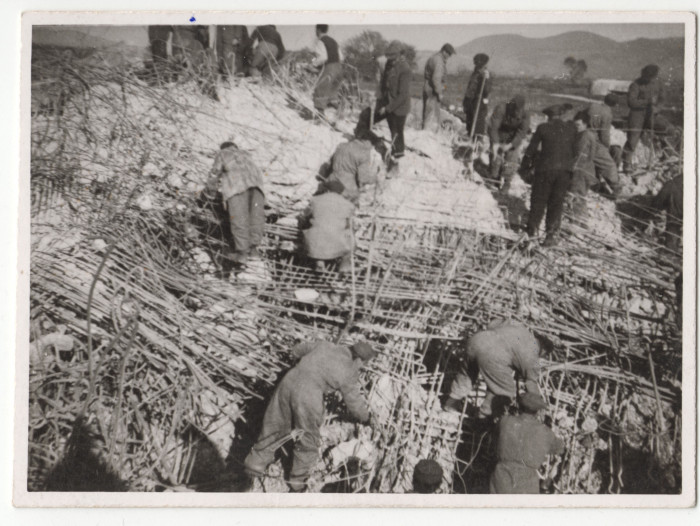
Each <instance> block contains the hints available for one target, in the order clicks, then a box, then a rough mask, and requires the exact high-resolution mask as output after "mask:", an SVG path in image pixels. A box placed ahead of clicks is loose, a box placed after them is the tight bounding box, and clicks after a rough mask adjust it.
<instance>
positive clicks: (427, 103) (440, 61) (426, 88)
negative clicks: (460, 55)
mask: <svg viewBox="0 0 700 526" xmlns="http://www.w3.org/2000/svg"><path fill="white" fill-rule="evenodd" d="M455 53H456V51H455V48H453V47H452V45H451V44H445V45H444V46H442V48H441V49H440V51H439V52H437V53H435V54H434V55H433V56H432V57H430V58H429V59H428V60H427V61H426V63H425V71H424V73H423V77H424V81H423V126H422V128H423V129H424V130H427V129H430V130H431V131H437V130H439V129H440V128H441V125H442V118H441V115H440V104H442V102H443V97H444V92H445V75H446V74H447V60H448V59H449V58H450V57H451V56H452V55H454V54H455Z"/></svg>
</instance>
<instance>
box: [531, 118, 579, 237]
mask: <svg viewBox="0 0 700 526" xmlns="http://www.w3.org/2000/svg"><path fill="white" fill-rule="evenodd" d="M565 110H566V106H564V105H556V106H552V107H550V108H547V113H548V117H549V118H550V120H548V121H547V122H545V123H543V124H540V125H539V126H538V127H537V130H536V131H535V134H534V135H533V136H532V140H531V141H530V144H529V145H528V147H527V149H526V150H525V156H524V157H523V161H522V167H523V169H524V170H525V171H527V170H529V168H530V166H532V165H533V164H534V167H535V176H534V178H533V182H532V195H531V198H530V217H529V218H528V221H527V234H528V236H529V237H530V238H531V239H532V238H534V237H536V235H537V231H538V230H539V226H540V223H541V222H542V217H543V216H544V213H545V209H546V211H547V219H546V229H547V237H546V238H545V240H544V243H543V244H542V246H545V247H549V246H553V245H556V244H557V242H558V237H559V228H560V226H561V216H562V213H563V211H564V199H565V197H566V192H567V191H568V190H569V185H570V184H571V171H572V168H573V164H574V141H575V139H576V127H575V126H574V124H573V123H572V122H570V121H566V122H565V121H563V120H562V119H561V116H562V114H563V113H564V111H565Z"/></svg>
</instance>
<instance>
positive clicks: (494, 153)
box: [489, 95, 530, 194]
mask: <svg viewBox="0 0 700 526" xmlns="http://www.w3.org/2000/svg"><path fill="white" fill-rule="evenodd" d="M529 132H530V114H529V113H528V112H527V111H526V110H525V97H523V96H522V95H516V96H515V97H513V98H512V99H511V100H510V101H508V102H507V103H502V104H499V105H498V106H496V108H495V109H494V110H493V114H492V115H491V120H490V122H489V140H490V143H491V155H490V157H491V164H490V175H491V179H494V180H496V179H498V180H501V181H502V182H503V185H502V186H501V192H503V193H504V194H507V193H508V190H509V189H510V183H511V181H512V180H513V176H514V175H515V172H516V171H517V169H518V157H519V156H520V146H521V145H522V144H523V140H525V138H526V137H527V134H528V133H529Z"/></svg>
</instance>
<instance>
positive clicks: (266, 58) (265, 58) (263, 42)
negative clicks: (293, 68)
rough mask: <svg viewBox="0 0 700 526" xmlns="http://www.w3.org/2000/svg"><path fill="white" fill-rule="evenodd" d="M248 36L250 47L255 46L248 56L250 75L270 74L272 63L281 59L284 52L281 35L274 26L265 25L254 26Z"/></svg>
mask: <svg viewBox="0 0 700 526" xmlns="http://www.w3.org/2000/svg"><path fill="white" fill-rule="evenodd" d="M250 38H251V48H253V47H254V46H255V49H254V51H253V55H252V57H251V58H250V75H251V76H252V77H260V76H262V75H270V74H271V72H272V64H273V63H274V62H277V61H279V60H282V57H283V56H284V53H285V49H284V43H283V42H282V36H281V35H280V34H279V33H278V31H277V27H276V26H273V25H266V26H258V27H256V28H255V29H254V30H253V33H252V34H251V35H250ZM256 44H257V46H256Z"/></svg>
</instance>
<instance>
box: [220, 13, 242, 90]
mask: <svg viewBox="0 0 700 526" xmlns="http://www.w3.org/2000/svg"><path fill="white" fill-rule="evenodd" d="M248 40H249V38H248V28H247V27H246V26H216V56H217V58H218V60H219V73H220V74H221V76H222V77H223V78H224V79H226V78H228V77H229V76H232V77H233V76H235V75H241V74H243V73H244V72H245V69H244V62H243V55H244V52H245V51H246V50H247V48H248Z"/></svg>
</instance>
